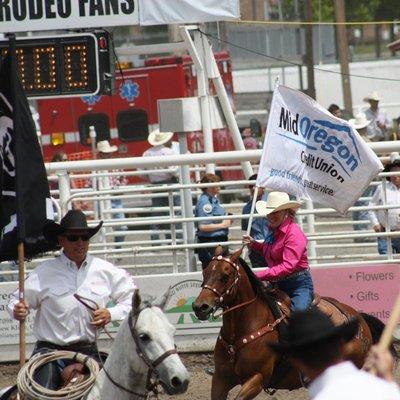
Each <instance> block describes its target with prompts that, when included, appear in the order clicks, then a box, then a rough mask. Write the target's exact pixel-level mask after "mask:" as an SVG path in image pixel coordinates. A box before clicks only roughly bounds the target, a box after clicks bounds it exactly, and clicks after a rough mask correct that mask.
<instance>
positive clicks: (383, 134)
mask: <svg viewBox="0 0 400 400" xmlns="http://www.w3.org/2000/svg"><path fill="white" fill-rule="evenodd" d="M380 100H382V99H381V98H380V96H379V95H378V93H377V92H376V91H375V90H374V91H373V92H372V93H370V94H369V95H368V96H366V97H364V101H366V102H367V103H369V105H370V107H369V108H368V109H367V110H365V116H366V118H367V120H369V121H370V123H369V125H368V127H367V133H368V138H369V139H370V140H371V141H373V142H377V141H381V140H390V128H391V126H392V124H391V122H390V119H389V117H388V115H387V113H386V111H384V110H382V109H381V108H379V106H378V104H379V101H380Z"/></svg>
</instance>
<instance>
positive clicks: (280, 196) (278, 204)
mask: <svg viewBox="0 0 400 400" xmlns="http://www.w3.org/2000/svg"><path fill="white" fill-rule="evenodd" d="M299 207H301V203H299V202H298V201H291V200H290V199H289V195H288V194H287V193H284V192H270V193H268V197H267V201H263V200H259V201H257V203H256V210H257V212H258V213H259V214H260V215H264V216H265V215H268V214H271V213H273V212H275V211H281V210H288V209H290V208H292V209H297V208H299Z"/></svg>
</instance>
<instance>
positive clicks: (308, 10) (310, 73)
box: [304, 0, 315, 99]
mask: <svg viewBox="0 0 400 400" xmlns="http://www.w3.org/2000/svg"><path fill="white" fill-rule="evenodd" d="M304 13H305V20H306V21H307V22H312V19H313V18H312V4H311V0H305V2H304ZM305 29H306V57H305V58H306V65H307V84H308V88H307V94H308V95H309V96H310V97H312V98H313V99H315V78H314V49H313V27H312V25H307V26H306V28H305Z"/></svg>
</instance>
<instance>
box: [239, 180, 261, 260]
mask: <svg viewBox="0 0 400 400" xmlns="http://www.w3.org/2000/svg"><path fill="white" fill-rule="evenodd" d="M257 195H258V186H256V187H255V188H254V194H253V200H252V202H251V209H250V215H249V221H248V224H247V231H246V235H250V230H251V224H252V223H253V217H254V209H255V208H256V202H257ZM246 249H247V247H246V246H245V245H243V246H242V252H244V253H242V257H243V258H244V257H245V256H246Z"/></svg>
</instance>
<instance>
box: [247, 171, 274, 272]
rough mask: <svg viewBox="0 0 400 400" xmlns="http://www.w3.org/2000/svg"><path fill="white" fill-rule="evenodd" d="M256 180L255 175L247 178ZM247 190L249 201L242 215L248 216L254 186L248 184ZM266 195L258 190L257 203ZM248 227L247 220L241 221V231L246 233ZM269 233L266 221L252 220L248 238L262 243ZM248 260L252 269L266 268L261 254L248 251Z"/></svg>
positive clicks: (264, 198)
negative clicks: (248, 191)
mask: <svg viewBox="0 0 400 400" xmlns="http://www.w3.org/2000/svg"><path fill="white" fill-rule="evenodd" d="M256 179H257V174H254V175H251V176H250V177H249V181H253V180H254V181H255V180H256ZM248 188H249V189H250V199H249V201H248V202H247V203H246V204H245V205H244V207H243V209H242V214H243V215H245V214H250V211H251V204H252V202H253V196H254V189H255V186H254V184H249V186H248ZM266 197H267V195H266V194H264V189H263V188H258V193H257V201H258V200H266ZM254 213H255V214H256V213H257V211H256V210H254ZM248 225H249V219H248V218H246V219H242V231H246V232H247V227H248ZM268 233H269V230H268V225H267V220H266V219H265V218H253V222H252V223H251V228H250V236H251V237H252V238H253V239H255V240H257V241H262V242H264V241H265V239H266V238H267V236H268ZM249 258H250V262H251V266H252V267H253V268H266V267H267V265H266V262H265V259H264V257H263V255H262V254H260V253H259V252H257V251H252V250H249Z"/></svg>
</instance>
